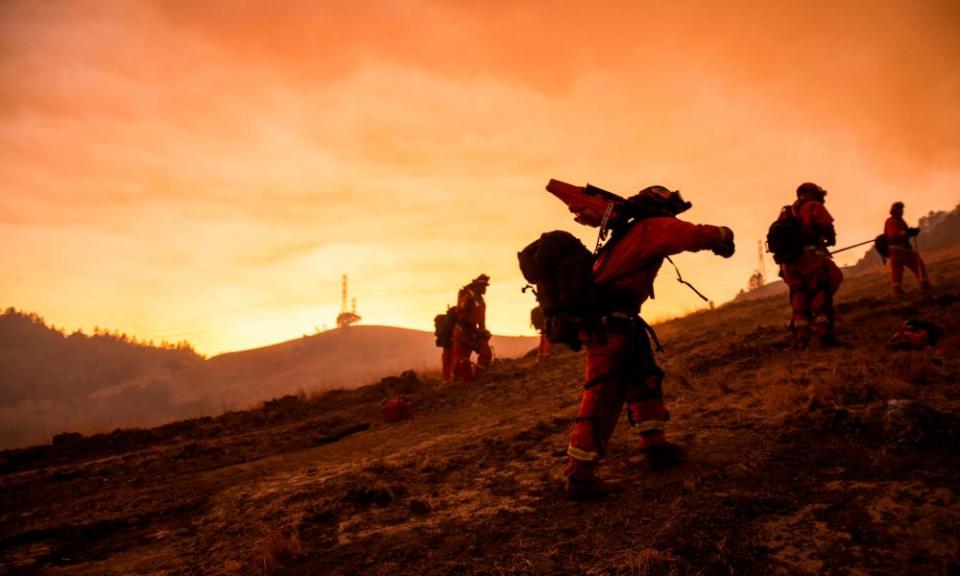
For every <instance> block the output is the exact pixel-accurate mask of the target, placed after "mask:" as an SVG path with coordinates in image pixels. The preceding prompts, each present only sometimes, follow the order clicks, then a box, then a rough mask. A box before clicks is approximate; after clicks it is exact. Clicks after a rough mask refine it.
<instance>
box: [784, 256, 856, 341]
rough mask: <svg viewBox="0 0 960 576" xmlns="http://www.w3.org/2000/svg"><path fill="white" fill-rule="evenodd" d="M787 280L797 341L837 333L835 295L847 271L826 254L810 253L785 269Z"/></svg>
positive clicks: (785, 279) (785, 280)
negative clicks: (834, 329)
mask: <svg viewBox="0 0 960 576" xmlns="http://www.w3.org/2000/svg"><path fill="white" fill-rule="evenodd" d="M782 275H783V281H784V282H785V283H786V284H787V286H788V287H789V288H790V306H791V307H792V308H793V318H792V322H791V323H792V325H793V330H794V336H795V337H796V338H797V340H800V341H804V340H807V339H808V338H809V337H810V333H811V327H812V330H813V334H814V335H816V336H821V337H822V336H827V335H829V334H831V333H832V332H833V320H834V318H833V295H834V294H835V293H836V292H837V289H838V288H840V284H841V282H843V272H841V271H840V268H838V267H837V265H836V264H834V263H833V260H832V259H831V258H830V257H829V256H827V255H826V254H824V253H822V252H812V251H807V252H804V253H803V256H801V257H800V259H799V260H798V261H797V262H796V263H794V264H789V265H784V266H783V268H782Z"/></svg>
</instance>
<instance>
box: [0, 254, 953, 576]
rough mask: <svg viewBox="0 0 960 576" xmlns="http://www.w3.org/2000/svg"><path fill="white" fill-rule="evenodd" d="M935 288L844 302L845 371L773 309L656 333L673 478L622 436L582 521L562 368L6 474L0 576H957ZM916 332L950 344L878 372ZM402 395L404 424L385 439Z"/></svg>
mask: <svg viewBox="0 0 960 576" xmlns="http://www.w3.org/2000/svg"><path fill="white" fill-rule="evenodd" d="M930 269H931V273H932V277H933V281H934V284H935V286H937V287H938V291H937V296H936V298H935V299H934V300H932V301H924V300H922V299H920V298H919V297H918V296H916V292H917V291H916V290H915V289H914V295H912V296H910V295H908V297H906V298H904V299H901V300H892V299H890V298H889V297H888V286H887V284H886V278H885V277H884V276H883V275H880V274H873V275H866V276H862V277H858V278H854V279H852V280H851V281H849V282H848V283H846V284H845V285H844V286H843V287H842V288H841V292H840V294H839V295H838V299H837V301H838V304H837V308H838V312H839V336H840V338H841V339H842V340H843V345H842V346H840V347H838V348H830V349H817V348H814V349H812V350H808V351H805V352H799V351H795V350H793V349H792V348H791V346H790V339H789V336H788V334H787V331H786V324H787V320H788V319H789V309H788V307H787V304H786V299H785V297H783V296H778V297H775V298H770V299H765V300H757V301H749V302H740V303H735V304H732V305H727V306H723V307H721V308H718V309H717V310H715V311H710V312H702V313H698V314H695V315H692V316H689V317H686V318H682V319H678V320H675V321H671V322H669V323H666V324H664V325H661V326H658V327H657V329H658V333H659V335H660V339H661V340H662V341H663V344H664V346H665V348H666V350H665V351H664V353H663V354H661V355H660V356H659V359H660V361H661V363H662V364H663V366H664V367H665V368H666V369H667V370H668V372H669V377H668V379H667V382H666V389H667V394H668V399H669V404H670V409H671V413H672V415H673V418H672V421H671V431H670V434H671V435H672V437H673V438H674V439H675V440H676V441H678V442H680V443H682V444H684V445H685V446H686V447H687V448H688V450H689V459H688V461H687V462H685V463H684V464H682V465H680V466H678V467H676V468H674V469H672V470H669V471H667V472H664V473H659V474H655V473H652V472H651V471H649V470H648V469H647V468H646V467H645V466H644V464H643V460H642V457H640V456H638V455H636V454H633V453H632V452H631V447H632V446H633V443H634V437H633V436H632V435H631V434H630V430H629V428H628V427H627V426H626V425H623V426H621V427H620V428H618V430H617V432H616V434H615V435H614V438H613V441H612V444H611V447H610V453H609V457H608V458H607V460H606V461H605V463H604V465H603V467H602V470H601V475H602V476H603V477H605V478H606V479H608V480H612V481H614V482H615V483H616V485H617V491H616V492H615V493H614V494H611V495H610V496H608V497H607V498H606V499H604V500H601V501H599V502H595V503H572V502H568V501H566V500H565V499H564V498H563V497H562V493H561V489H560V485H561V484H560V471H561V469H562V466H563V458H562V457H558V456H557V454H558V453H561V452H562V450H563V449H564V448H565V446H566V443H567V439H568V434H569V431H570V427H571V425H572V423H573V417H574V416H575V414H576V409H577V405H578V402H579V397H580V391H581V385H582V384H581V378H582V372H583V361H584V358H583V355H582V354H574V353H570V352H561V353H558V354H556V355H555V356H553V357H551V358H549V359H547V360H546V361H544V362H541V363H537V362H536V361H535V359H534V358H532V357H525V358H521V359H517V360H506V361H498V362H496V363H495V365H494V367H493V369H492V370H491V372H490V373H489V374H488V375H487V376H486V377H484V378H483V379H481V380H479V381H477V382H475V383H471V384H470V385H453V386H446V385H444V384H442V383H441V382H438V381H436V380H435V379H433V378H430V377H424V376H417V375H414V374H407V375H405V376H404V377H397V378H386V379H384V380H382V381H381V382H379V383H378V384H375V385H371V386H366V387H363V388H359V389H356V390H353V391H338V392H331V393H328V394H325V395H322V396H319V397H316V398H312V399H309V398H305V397H301V398H298V397H288V398H284V399H280V400H277V401H275V402H271V403H268V404H267V405H264V406H263V407H262V408H260V409H258V410H253V411H248V412H235V413H229V414H225V415H223V416H221V417H218V418H212V419H211V418H206V419H200V420H192V421H184V422H178V423H174V424H170V425H167V426H164V427H161V428H157V429H153V430H130V431H117V432H114V433H112V434H108V435H101V436H95V437H91V438H82V437H77V436H62V437H59V438H58V439H57V441H56V442H55V443H54V444H53V445H51V446H44V447H35V448H32V449H28V450H20V451H8V452H4V453H2V455H0V572H5V573H17V574H39V573H51V574H53V573H56V574H128V573H138V574H167V575H173V574H199V573H203V574H224V575H228V574H231V575H238V574H291V575H292V574H304V575H305V574H333V575H338V574H342V575H347V574H373V575H393V574H472V575H480V574H485V575H494V574H538V575H539V574H556V575H563V574H624V575H626V574H664V575H666V574H738V575H739V574H757V575H761V574H763V575H767V574H889V575H893V574H956V573H958V571H960V558H958V550H960V483H958V480H957V478H958V477H960V451H958V449H957V445H958V442H960V393H958V390H957V380H958V376H960V343H958V340H957V338H956V333H957V330H958V327H960V294H958V292H960V254H957V253H956V252H954V253H952V254H943V255H942V259H941V260H939V261H937V262H933V261H931V262H930ZM908 286H910V287H913V286H914V285H913V284H909V283H908ZM914 317H920V318H925V319H929V320H932V321H935V322H937V323H938V324H939V325H940V326H941V327H943V328H944V329H945V330H946V331H947V332H948V336H947V338H945V339H944V340H943V341H941V343H940V344H939V345H938V346H937V347H935V348H927V349H924V350H919V351H893V350H888V349H887V347H886V346H885V343H886V340H887V338H888V336H889V335H890V334H891V333H892V332H893V331H894V329H895V328H896V327H897V326H898V325H899V324H900V323H901V322H903V321H904V320H905V319H907V318H914ZM397 393H404V394H406V395H407V396H408V398H409V399H410V401H411V403H412V405H413V410H414V419H413V420H410V421H404V422H401V423H397V424H384V423H382V421H381V420H380V419H379V410H380V406H381V402H382V401H383V400H384V399H385V398H387V397H389V396H391V395H394V394H397Z"/></svg>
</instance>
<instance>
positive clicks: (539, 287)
mask: <svg viewBox="0 0 960 576" xmlns="http://www.w3.org/2000/svg"><path fill="white" fill-rule="evenodd" d="M517 257H518V259H519V260H520V272H522V273H523V277H524V278H526V280H527V282H529V283H530V284H532V285H534V286H535V292H534V293H535V294H536V296H537V302H538V303H539V304H540V308H541V310H542V312H543V316H544V328H543V334H544V335H545V336H546V338H547V340H548V341H550V342H553V343H563V344H567V345H568V346H570V348H572V349H573V350H579V349H580V346H581V342H580V333H581V331H582V330H583V329H585V328H587V327H588V325H589V322H590V319H591V318H593V317H595V316H596V314H595V311H596V308H597V301H598V298H597V287H596V286H595V284H594V282H593V260H594V257H593V254H592V253H591V252H590V250H588V249H587V247H586V246H584V245H583V243H582V242H580V240H578V239H577V238H576V237H575V236H574V235H573V234H570V233H569V232H564V231H561V230H554V231H552V232H545V233H543V234H541V235H540V238H538V239H537V240H535V241H533V242H531V243H530V244H529V245H528V246H527V247H526V248H524V249H523V250H522V251H521V252H520V253H519V254H517Z"/></svg>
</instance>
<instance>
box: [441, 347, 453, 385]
mask: <svg viewBox="0 0 960 576" xmlns="http://www.w3.org/2000/svg"><path fill="white" fill-rule="evenodd" d="M442 350H443V351H442V352H441V353H440V366H441V367H442V373H443V379H444V380H445V381H447V382H449V381H450V380H453V346H444V347H443V348H442Z"/></svg>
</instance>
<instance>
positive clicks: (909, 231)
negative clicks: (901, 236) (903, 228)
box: [907, 228, 920, 238]
mask: <svg viewBox="0 0 960 576" xmlns="http://www.w3.org/2000/svg"><path fill="white" fill-rule="evenodd" d="M918 234H920V229H919V228H907V236H909V237H910V238H913V237H914V236H916V235H918Z"/></svg>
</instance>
